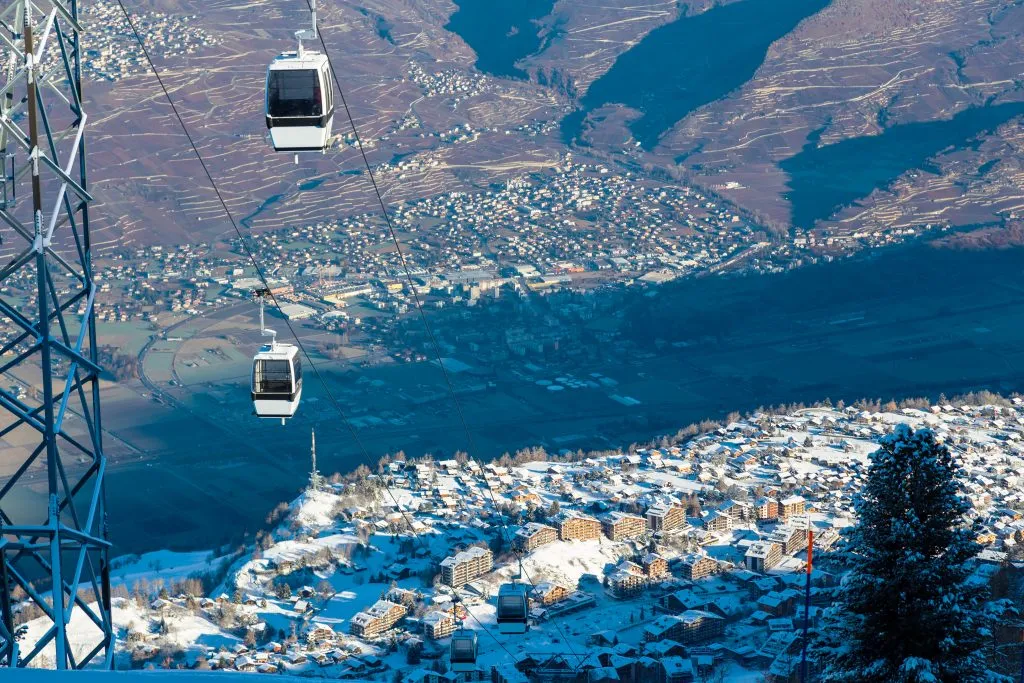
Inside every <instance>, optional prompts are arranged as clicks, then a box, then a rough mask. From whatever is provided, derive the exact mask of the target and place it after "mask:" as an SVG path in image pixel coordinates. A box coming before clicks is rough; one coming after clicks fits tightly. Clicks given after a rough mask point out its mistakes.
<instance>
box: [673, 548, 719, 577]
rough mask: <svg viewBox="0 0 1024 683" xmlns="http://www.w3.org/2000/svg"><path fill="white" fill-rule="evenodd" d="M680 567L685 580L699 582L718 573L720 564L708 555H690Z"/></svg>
mask: <svg viewBox="0 0 1024 683" xmlns="http://www.w3.org/2000/svg"><path fill="white" fill-rule="evenodd" d="M679 566H680V569H681V574H682V575H683V578H684V579H686V580H688V581H697V580H699V579H703V578H704V577H706V576H711V575H712V574H714V573H716V572H717V571H718V562H716V561H715V560H713V559H712V558H710V557H708V556H707V555H699V554H695V555H688V556H687V557H684V558H683V559H682V562H681V563H680V565H679Z"/></svg>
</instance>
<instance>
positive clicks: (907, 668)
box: [814, 425, 990, 683]
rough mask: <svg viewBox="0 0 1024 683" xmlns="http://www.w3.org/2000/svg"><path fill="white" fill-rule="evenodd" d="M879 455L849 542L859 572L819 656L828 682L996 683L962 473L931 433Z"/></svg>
mask: <svg viewBox="0 0 1024 683" xmlns="http://www.w3.org/2000/svg"><path fill="white" fill-rule="evenodd" d="M880 445H881V447H880V448H879V449H878V450H877V451H875V452H874V453H873V454H872V455H871V466H870V468H869V470H868V480H867V484H866V486H865V488H864V490H863V492H862V493H861V495H860V496H858V497H857V499H856V500H855V501H854V506H855V508H856V511H857V516H858V521H857V524H856V526H854V527H853V528H852V529H851V531H850V533H849V534H847V546H846V552H847V559H848V560H849V561H850V563H851V567H852V568H851V571H850V573H849V574H848V575H847V576H846V577H845V579H844V581H843V584H842V586H841V588H840V592H839V599H838V601H837V603H836V605H835V606H834V607H833V608H832V609H831V610H830V611H829V613H828V614H827V615H826V618H825V623H824V624H823V628H822V630H821V634H820V636H819V638H818V641H817V643H816V644H815V648H814V649H815V652H816V654H817V656H818V659H819V661H820V663H821V665H822V667H823V675H822V680H824V681H829V682H835V683H839V682H850V683H852V682H854V681H856V683H875V682H877V683H882V682H885V683H890V682H900V683H925V682H935V683H970V682H971V681H981V680H986V679H987V674H986V665H985V656H984V655H985V645H986V641H987V640H989V637H990V633H989V630H988V626H987V624H988V621H989V616H988V613H987V606H986V602H985V598H986V596H985V594H984V589H983V588H982V587H981V586H979V585H978V584H975V583H972V582H969V581H968V579H969V576H970V573H971V565H972V562H971V560H972V558H973V557H974V556H975V555H976V554H977V553H978V551H979V550H980V547H979V545H978V544H977V543H976V542H975V541H974V539H973V537H972V533H971V530H970V529H969V528H967V527H965V526H964V524H963V521H964V518H963V516H964V514H965V513H966V512H967V511H968V510H969V509H970V504H969V503H968V502H967V500H966V499H965V498H964V496H963V495H962V485H961V483H960V479H959V477H960V475H961V469H960V467H959V466H958V465H957V463H956V462H955V460H954V458H953V456H952V454H951V453H950V451H949V449H948V448H946V446H944V445H942V444H940V443H938V442H937V441H936V440H935V435H934V434H933V433H932V432H931V431H930V430H927V429H922V430H919V431H917V432H914V431H913V430H912V429H910V427H908V426H907V425H899V426H898V427H897V428H896V430H895V431H894V432H893V433H892V434H890V435H889V436H887V437H885V438H883V439H882V441H881V442H880Z"/></svg>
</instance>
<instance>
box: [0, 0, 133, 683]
mask: <svg viewBox="0 0 1024 683" xmlns="http://www.w3.org/2000/svg"><path fill="white" fill-rule="evenodd" d="M81 5H82V1H81V0H63V1H61V2H58V1H57V0H49V1H48V2H45V3H38V4H37V3H36V2H33V0H0V33H2V34H3V36H2V37H3V40H4V43H5V44H6V47H7V50H8V54H9V55H10V62H9V63H8V67H9V68H8V69H6V70H5V72H4V73H3V75H2V76H0V79H2V81H3V83H2V86H0V92H3V93H4V98H5V101H4V102H3V103H2V105H0V128H2V130H3V132H2V134H0V148H2V150H0V151H2V152H3V153H4V160H3V161H4V164H5V165H6V160H7V159H12V162H11V163H12V165H13V164H14V161H13V155H12V152H13V151H14V150H15V149H17V148H20V150H19V151H20V152H21V153H22V154H24V159H25V161H24V163H23V164H21V165H20V166H17V165H15V166H14V169H13V172H12V173H11V174H10V176H9V177H5V181H6V182H5V186H4V191H3V192H2V193H0V225H2V226H3V228H2V230H0V233H2V234H0V237H2V243H3V245H4V247H5V248H8V249H10V251H9V252H8V253H7V254H5V255H4V256H3V257H0V285H2V289H3V292H4V293H2V294H0V329H3V330H4V332H5V335H4V337H3V339H2V340H0V358H2V360H0V375H2V376H3V377H2V380H0V412H3V413H6V415H5V416H4V418H3V420H2V422H3V424H4V425H5V426H4V427H3V429H0V437H4V436H6V435H8V434H12V433H13V434H15V435H16V436H17V438H18V439H19V441H20V442H22V443H25V444H26V455H25V457H24V458H23V461H22V463H21V466H20V467H18V469H17V470H16V471H15V472H14V474H13V475H11V476H10V477H8V478H6V479H0V668H2V667H18V666H28V665H31V666H40V667H49V668H56V669H79V668H84V667H86V666H91V667H96V666H99V667H101V668H107V669H109V668H110V667H111V664H112V663H113V637H112V633H113V628H112V624H111V619H110V563H109V553H110V542H109V541H108V540H107V511H106V499H105V493H104V476H105V473H106V467H107V461H106V457H105V455H104V452H103V440H102V435H103V427H102V421H101V413H100V383H99V380H100V373H101V369H100V366H99V363H98V351H99V347H98V344H97V335H96V319H95V315H94V312H95V303H96V302H95V297H96V286H95V284H94V281H93V271H92V242H91V239H90V233H89V204H90V203H91V202H92V200H93V198H92V195H91V194H89V191H88V189H87V188H88V177H87V174H86V146H85V137H84V133H85V125H86V122H87V121H88V115H87V114H86V112H85V111H84V102H85V100H84V99H83V95H82V85H83V83H82V81H83V79H82V43H81V37H82V33H83V28H82V25H81V24H80V23H79V10H80V7H81ZM44 65H45V66H44ZM12 94H14V96H13V97H12V96H11V95H12ZM26 127H27V129H26ZM19 156H21V155H19ZM5 170H6V169H5ZM5 175H6V173H5ZM19 183H25V184H26V185H29V187H30V192H31V196H32V202H31V205H30V206H31V208H29V205H28V204H26V205H25V206H24V207H23V208H19V207H16V206H15V203H14V201H13V198H14V196H15V192H14V189H15V185H17V184H19ZM8 185H10V187H9V188H8ZM8 189H10V192H9V193H8V192H7V190H8ZM26 282H31V283H33V285H34V286H33V287H32V288H26V287H25V283H26ZM36 475H41V476H36ZM30 479H32V481H31V483H29V480H30ZM40 481H42V482H45V484H44V485H43V487H41V488H42V490H41V491H39V492H38V494H34V493H33V491H34V489H35V488H36V486H37V485H38V483H39V482H40ZM15 493H17V494H26V493H28V494H29V495H28V496H24V495H22V496H20V497H19V499H18V500H17V501H16V500H15V499H14V494H15ZM29 606H34V607H35V608H37V609H38V610H39V611H40V613H41V614H43V615H44V618H46V619H48V620H49V622H50V626H49V628H47V629H45V630H44V631H43V633H42V635H41V636H39V637H38V639H36V640H27V641H26V640H23V639H24V638H25V636H26V633H25V631H24V629H23V628H22V627H20V626H19V622H18V621H17V618H16V614H18V613H20V612H22V610H24V609H25V608H26V607H29ZM72 619H74V620H75V622H76V627H75V630H74V631H73V632H72V631H71V630H70V629H69V627H68V625H69V624H70V623H71V621H72Z"/></svg>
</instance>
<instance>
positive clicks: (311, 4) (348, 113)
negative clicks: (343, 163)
mask: <svg viewBox="0 0 1024 683" xmlns="http://www.w3.org/2000/svg"><path fill="white" fill-rule="evenodd" d="M315 2H316V0H306V6H307V7H308V8H309V10H310V11H311V12H313V11H314V8H315ZM317 39H318V40H319V42H320V47H321V48H323V54H324V56H325V57H326V59H327V64H328V66H329V68H330V72H331V75H332V76H333V79H334V84H335V86H336V87H337V88H338V99H339V100H340V101H341V106H342V109H343V110H344V111H345V117H346V118H347V119H348V123H349V128H350V130H351V132H352V137H353V140H354V142H355V145H356V147H357V148H358V150H359V154H360V156H361V157H362V160H363V165H364V166H365V168H366V174H367V176H368V177H369V179H370V184H371V186H372V187H373V191H374V194H375V195H376V196H377V202H378V203H379V204H380V210H381V215H382V216H383V218H384V222H385V223H386V224H387V228H388V234H389V235H390V237H391V241H392V243H393V244H394V245H395V252H396V254H397V256H398V260H399V263H400V264H401V266H402V270H403V271H404V272H405V276H406V279H407V280H408V282H409V289H410V292H411V293H412V297H413V302H414V303H415V305H416V311H417V313H418V314H419V318H420V320H421V321H422V323H423V329H424V332H425V333H426V335H427V339H428V340H429V342H430V345H431V347H432V348H433V350H434V355H435V358H436V360H437V365H438V367H439V368H440V370H441V374H442V376H443V378H444V381H445V384H447V386H448V392H449V394H450V395H451V397H452V403H453V405H454V406H455V410H456V413H457V414H458V416H459V421H460V422H461V424H462V428H463V430H464V431H465V434H466V440H467V445H468V452H469V457H470V459H472V460H474V462H476V463H477V465H480V462H479V461H478V460H476V458H475V457H474V456H473V455H472V453H473V452H475V451H476V443H475V439H474V438H473V433H472V431H471V430H470V428H469V423H468V422H467V420H466V416H465V412H464V411H463V409H462V404H461V402H460V401H459V399H458V395H457V394H456V392H455V386H454V384H453V383H452V380H451V377H450V376H449V374H448V369H447V368H446V367H445V365H444V359H443V357H442V355H441V348H440V345H439V344H438V343H437V338H436V337H435V336H434V332H433V329H432V328H431V327H430V323H429V321H428V320H427V316H426V312H425V311H424V310H423V304H422V302H421V301H420V296H419V293H418V292H417V291H416V283H415V280H414V278H413V276H412V271H411V270H410V268H409V263H408V260H407V259H406V257H405V253H404V252H403V250H402V244H401V241H400V240H399V239H398V235H397V232H396V231H395V226H394V223H393V222H392V220H391V214H390V212H389V211H388V209H387V205H386V204H385V202H384V197H383V195H382V194H381V191H380V186H379V185H378V184H377V179H376V176H374V173H373V168H372V167H371V165H370V160H369V157H368V156H367V154H366V149H365V147H364V146H363V142H362V138H361V136H360V135H359V130H358V127H357V126H356V122H355V118H354V117H353V116H352V110H351V109H350V107H349V105H348V100H347V98H346V97H345V89H344V88H342V87H341V81H340V80H339V78H338V72H337V71H336V70H335V69H334V66H333V60H332V59H331V52H330V50H329V49H328V48H327V43H326V42H325V40H324V36H323V32H322V31H318V32H317ZM484 483H485V484H486V485H487V490H488V492H489V495H490V498H491V504H492V505H493V506H494V509H495V512H497V513H498V516H499V517H498V519H499V521H500V522H501V526H502V530H503V534H504V536H505V540H506V542H507V543H508V544H509V547H510V548H512V551H513V553H515V554H516V556H517V558H518V560H519V573H520V578H521V577H524V576H525V578H526V580H527V581H528V582H529V584H530V585H531V587H532V588H534V589H536V587H537V585H536V583H534V581H533V580H532V579H531V578H530V576H529V575H528V574H527V573H526V571H525V569H524V568H523V558H522V554H521V553H520V552H519V551H518V549H516V547H515V544H514V542H513V538H512V535H511V533H510V532H509V530H508V525H507V524H506V523H505V520H504V515H502V514H501V512H500V509H499V508H498V503H497V498H496V496H495V494H494V490H493V488H492V487H491V484H490V482H489V481H488V480H487V477H486V476H484ZM517 583H518V582H516V581H513V582H512V585H513V586H514V585H516V584H517ZM516 592H517V593H523V594H525V590H524V589H516ZM509 598H510V604H511V596H509ZM510 611H511V610H510ZM515 621H520V620H519V619H516V620H515ZM507 623H508V624H510V625H509V626H507V627H506V628H512V626H511V623H512V622H511V621H509V622H507ZM552 623H553V624H554V626H555V628H556V629H557V630H558V632H559V634H560V635H561V637H562V639H563V641H565V643H566V646H567V647H568V648H569V649H570V650H572V646H571V645H570V644H569V641H568V639H567V638H566V637H565V633H564V632H563V631H562V629H561V627H560V626H559V625H558V623H557V621H553V622H552ZM523 624H525V625H526V626H527V628H528V620H524V621H523Z"/></svg>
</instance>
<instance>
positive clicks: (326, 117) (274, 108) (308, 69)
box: [266, 49, 334, 152]
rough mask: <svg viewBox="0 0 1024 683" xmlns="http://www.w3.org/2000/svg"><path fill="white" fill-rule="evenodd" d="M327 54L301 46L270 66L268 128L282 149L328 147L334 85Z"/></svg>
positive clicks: (279, 57) (304, 149) (304, 150)
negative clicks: (301, 47) (303, 48)
mask: <svg viewBox="0 0 1024 683" xmlns="http://www.w3.org/2000/svg"><path fill="white" fill-rule="evenodd" d="M332 79H333V76H332V74H331V65H330V64H329V63H328V61H327V56H326V55H323V54H320V53H319V52H312V51H309V50H302V49H300V50H299V51H298V52H286V53H284V54H282V55H278V57H276V58H275V59H274V61H273V62H271V64H270V68H269V69H267V102H266V106H267V128H269V129H270V142H271V144H273V146H274V149H275V150H276V151H279V152H311V151H316V152H319V151H322V150H325V149H327V147H328V146H329V144H330V140H331V126H332V125H333V123H334V86H333V85H332V83H333V80H332Z"/></svg>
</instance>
